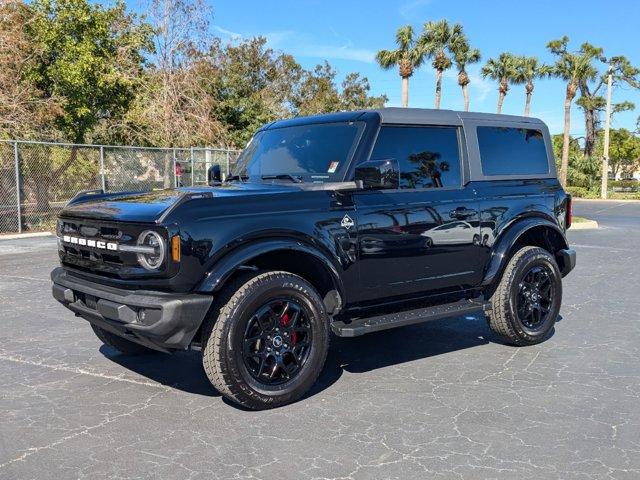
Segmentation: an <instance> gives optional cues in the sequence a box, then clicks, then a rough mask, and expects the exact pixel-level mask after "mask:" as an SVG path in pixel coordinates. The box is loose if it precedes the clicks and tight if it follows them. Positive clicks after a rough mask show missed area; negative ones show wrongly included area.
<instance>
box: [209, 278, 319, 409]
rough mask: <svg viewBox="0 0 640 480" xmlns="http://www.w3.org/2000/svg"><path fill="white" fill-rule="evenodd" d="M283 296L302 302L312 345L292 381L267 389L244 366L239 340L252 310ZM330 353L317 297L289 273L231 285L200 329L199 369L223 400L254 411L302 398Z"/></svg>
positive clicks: (243, 280)
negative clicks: (262, 303) (200, 355)
mask: <svg viewBox="0 0 640 480" xmlns="http://www.w3.org/2000/svg"><path fill="white" fill-rule="evenodd" d="M282 296H285V297H289V298H293V299H295V300H296V301H299V302H304V304H305V306H306V308H307V310H308V312H309V315H308V316H309V321H310V323H311V324H312V329H313V336H312V342H311V346H310V350H309V354H308V357H307V359H306V361H305V363H304V365H303V367H302V368H301V370H300V371H299V373H298V374H297V375H296V376H295V377H294V378H293V379H292V380H290V381H288V382H287V383H284V384H282V385H273V386H265V385H263V384H261V383H259V382H257V381H256V380H255V379H253V378H252V377H251V375H250V374H249V373H248V371H247V369H246V367H245V365H244V361H243V359H242V347H241V345H242V337H243V335H244V328H245V325H246V323H247V322H248V321H249V319H250V318H251V317H252V316H253V314H254V312H255V308H256V306H257V305H259V304H260V303H261V302H264V301H268V299H270V298H276V297H282ZM328 349H329V321H328V318H327V314H326V312H325V308H324V304H323V302H322V299H321V297H320V295H319V294H318V292H317V291H316V290H315V289H314V288H313V286H312V285H311V284H309V282H307V281H306V280H304V279H303V278H301V277H299V276H297V275H294V274H291V273H288V272H281V271H269V272H253V273H250V274H247V275H244V276H241V277H239V278H237V279H236V280H235V281H232V282H231V283H230V284H229V285H227V286H226V287H225V288H224V289H223V290H222V291H221V292H220V295H218V298H217V301H216V302H215V303H214V305H213V306H212V308H211V309H210V312H209V314H208V315H207V318H206V319H205V323H204V325H203V328H202V365H203V367H204V371H205V373H206V374H207V377H208V378H209V381H210V382H211V384H212V385H213V386H214V387H215V388H216V389H217V390H218V391H219V392H220V393H221V394H222V395H224V396H225V397H226V398H227V399H229V400H231V401H233V402H235V403H238V404H240V405H242V406H244V407H246V408H249V409H252V410H262V409H267V408H274V407H278V406H282V405H285V404H288V403H292V402H294V401H296V400H298V399H299V398H300V397H302V396H303V395H304V394H305V393H306V392H307V391H308V390H309V389H310V388H311V387H312V385H313V384H314V383H315V382H316V380H317V378H318V376H319V375H320V372H321V371H322V368H323V366H324V363H325V360H326V357H327V352H328Z"/></svg>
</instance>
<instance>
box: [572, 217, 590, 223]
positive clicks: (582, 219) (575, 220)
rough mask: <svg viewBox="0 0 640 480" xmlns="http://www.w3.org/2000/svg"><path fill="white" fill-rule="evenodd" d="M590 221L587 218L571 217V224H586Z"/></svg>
mask: <svg viewBox="0 0 640 480" xmlns="http://www.w3.org/2000/svg"><path fill="white" fill-rule="evenodd" d="M590 221H591V220H589V219H588V218H584V217H572V218H571V223H586V222H590Z"/></svg>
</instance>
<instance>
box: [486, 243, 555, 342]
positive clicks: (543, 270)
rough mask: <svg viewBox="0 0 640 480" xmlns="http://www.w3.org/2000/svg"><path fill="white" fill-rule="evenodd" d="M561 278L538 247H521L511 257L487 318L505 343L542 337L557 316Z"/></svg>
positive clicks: (545, 334)
mask: <svg viewBox="0 0 640 480" xmlns="http://www.w3.org/2000/svg"><path fill="white" fill-rule="evenodd" d="M561 302H562V280H561V275H560V270H559V269H558V265H557V264H556V261H555V259H554V258H553V256H552V255H551V254H550V253H549V252H548V251H546V250H544V249H542V248H539V247H532V246H527V247H523V248H521V249H520V250H518V251H517V252H516V254H515V255H514V256H513V257H511V260H509V263H508V264H507V267H506V269H505V270H504V273H503V274H502V278H501V279H500V283H499V284H498V287H497V288H496V290H495V291H494V293H493V295H492V296H491V299H490V302H489V310H488V311H487V312H486V313H487V320H488V322H489V327H490V328H491V330H492V331H493V332H494V333H495V334H496V335H498V336H499V337H500V338H501V339H503V340H504V341H505V342H507V343H511V344H514V345H534V344H536V343H540V342H542V341H544V340H545V339H546V338H547V336H548V335H549V332H551V330H552V329H553V326H554V324H555V322H556V319H557V318H558V313H559V312H560V304H561Z"/></svg>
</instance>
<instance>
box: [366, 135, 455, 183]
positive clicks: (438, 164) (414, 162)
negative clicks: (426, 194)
mask: <svg viewBox="0 0 640 480" xmlns="http://www.w3.org/2000/svg"><path fill="white" fill-rule="evenodd" d="M388 158H395V159H396V160H397V161H398V163H399V164H400V188H437V187H454V186H455V187H457V186H459V185H460V152H459V148H458V131H457V129H456V128H455V127H382V128H381V129H380V132H379V133H378V139H377V141H376V144H375V146H374V147H373V152H372V154H371V159H372V160H383V159H388Z"/></svg>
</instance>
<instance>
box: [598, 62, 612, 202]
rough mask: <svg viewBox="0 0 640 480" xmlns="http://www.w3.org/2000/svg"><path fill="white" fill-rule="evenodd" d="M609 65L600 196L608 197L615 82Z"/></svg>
mask: <svg viewBox="0 0 640 480" xmlns="http://www.w3.org/2000/svg"><path fill="white" fill-rule="evenodd" d="M612 70H613V69H612V68H611V67H609V74H608V77H607V113H606V115H607V116H606V118H605V120H604V152H603V155H602V191H601V193H600V197H601V198H604V199H606V198H607V181H608V180H609V130H610V129H611V89H612V84H613V74H612V73H613V72H612Z"/></svg>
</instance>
